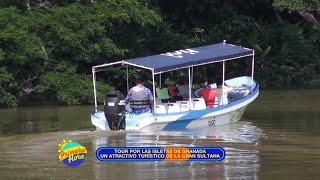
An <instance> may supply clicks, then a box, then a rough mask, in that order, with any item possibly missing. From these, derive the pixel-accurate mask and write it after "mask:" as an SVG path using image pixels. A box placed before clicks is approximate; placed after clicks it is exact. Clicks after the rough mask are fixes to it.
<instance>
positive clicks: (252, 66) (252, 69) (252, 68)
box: [251, 50, 254, 91]
mask: <svg viewBox="0 0 320 180" xmlns="http://www.w3.org/2000/svg"><path fill="white" fill-rule="evenodd" d="M253 72H254V50H253V56H252V65H251V91H252V90H253Z"/></svg>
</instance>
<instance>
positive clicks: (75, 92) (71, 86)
mask: <svg viewBox="0 0 320 180" xmlns="http://www.w3.org/2000/svg"><path fill="white" fill-rule="evenodd" d="M41 84H42V86H43V87H44V88H45V89H47V91H50V92H51V93H54V94H56V96H57V100H58V101H59V102H60V103H62V104H67V105H75V104H87V103H93V102H94V101H93V85H92V77H91V76H89V75H84V74H77V73H76V68H75V67H74V66H71V65H69V64H68V63H61V64H59V65H57V66H56V71H54V72H48V73H46V74H45V75H44V76H43V77H42V78H41ZM97 87H98V89H97V94H98V98H99V99H103V98H104V95H105V94H106V92H107V91H108V90H110V89H111V87H110V86H109V85H107V84H104V83H102V82H97ZM47 93H48V92H47Z"/></svg>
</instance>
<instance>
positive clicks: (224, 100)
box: [216, 78, 236, 106]
mask: <svg viewBox="0 0 320 180" xmlns="http://www.w3.org/2000/svg"><path fill="white" fill-rule="evenodd" d="M224 84H225V85H224V86H223V85H222V79H221V78H218V79H217V89H216V91H217V98H218V104H219V106H221V105H226V104H228V93H229V92H231V91H233V90H234V89H235V88H236V87H234V86H229V85H227V84H226V83H224Z"/></svg>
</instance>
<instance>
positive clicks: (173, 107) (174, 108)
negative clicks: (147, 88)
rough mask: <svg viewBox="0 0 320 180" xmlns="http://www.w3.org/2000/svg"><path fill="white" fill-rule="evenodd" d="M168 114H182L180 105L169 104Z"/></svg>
mask: <svg viewBox="0 0 320 180" xmlns="http://www.w3.org/2000/svg"><path fill="white" fill-rule="evenodd" d="M167 106H168V113H174V112H180V105H179V104H178V103H168V104H167Z"/></svg>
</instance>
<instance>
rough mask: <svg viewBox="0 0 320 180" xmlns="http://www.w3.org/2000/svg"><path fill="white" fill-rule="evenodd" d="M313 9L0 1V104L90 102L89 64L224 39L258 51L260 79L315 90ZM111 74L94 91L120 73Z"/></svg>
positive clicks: (203, 2)
mask: <svg viewBox="0 0 320 180" xmlns="http://www.w3.org/2000/svg"><path fill="white" fill-rule="evenodd" d="M319 15H320V2H319V1H306V0H274V1H269V0H239V1H232V0H216V1H209V0H174V1H172V0H161V1H156V0H2V1H0V105H2V106H9V107H12V106H16V105H17V104H22V102H23V100H24V99H25V98H26V97H42V99H43V97H44V100H45V101H48V100H51V101H55V102H59V103H62V104H84V103H92V101H93V99H92V94H93V92H92V91H93V90H92V77H91V66H92V65H96V64H101V63H104V62H113V61H116V60H119V59H125V58H132V57H138V56H146V55H150V54H155V53H160V52H165V51H170V50H175V49H179V48H184V47H192V46H198V45H205V44H210V43H217V42H221V41H222V40H224V39H225V40H227V42H230V43H232V44H239V45H242V46H246V47H250V48H253V49H255V51H256V54H257V55H256V69H255V72H256V74H255V75H256V78H257V80H258V81H259V83H260V84H261V86H262V87H270V88H272V87H275V88H279V87H284V88H290V87H313V88H317V87H320V43H319V41H320V25H319V23H318V21H317V19H319V17H320V16H319ZM235 65H237V64H235ZM235 65H233V66H235ZM137 74H139V72H136V75H137ZM111 76H112V78H110V75H108V74H104V75H102V76H101V77H100V79H98V80H99V82H98V83H99V85H98V87H99V89H98V91H99V92H100V93H98V94H99V95H100V96H101V97H102V96H103V95H104V92H106V90H107V89H110V88H112V87H111V85H117V84H118V83H119V82H120V81H121V79H122V78H123V77H124V73H123V72H121V71H117V72H114V73H113V74H112V75H111ZM101 97H100V98H101ZM36 100H41V99H36Z"/></svg>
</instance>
